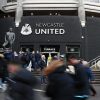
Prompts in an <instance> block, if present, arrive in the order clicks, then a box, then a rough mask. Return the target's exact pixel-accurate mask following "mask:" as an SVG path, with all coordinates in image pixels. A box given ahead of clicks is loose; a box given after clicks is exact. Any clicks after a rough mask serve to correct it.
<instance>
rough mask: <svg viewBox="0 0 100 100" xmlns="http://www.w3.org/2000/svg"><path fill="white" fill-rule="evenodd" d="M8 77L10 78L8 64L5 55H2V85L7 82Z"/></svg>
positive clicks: (0, 55) (0, 70) (0, 73)
mask: <svg viewBox="0 0 100 100" xmlns="http://www.w3.org/2000/svg"><path fill="white" fill-rule="evenodd" d="M7 76H8V72H7V62H6V60H5V59H4V55H3V54H0V78H1V79H2V83H4V82H5V81H6V77H7Z"/></svg>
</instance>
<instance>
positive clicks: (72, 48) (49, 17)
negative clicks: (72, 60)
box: [0, 0, 100, 60]
mask: <svg viewBox="0 0 100 100" xmlns="http://www.w3.org/2000/svg"><path fill="white" fill-rule="evenodd" d="M0 2H1V3H0V4H1V5H0V9H1V11H0V48H2V44H3V43H4V41H5V34H6V32H7V31H8V30H9V28H10V27H12V28H13V30H14V32H15V35H16V39H15V42H14V45H13V49H14V50H15V51H19V50H20V49H21V48H29V49H30V50H33V48H34V50H35V51H40V52H42V53H44V54H46V55H49V54H51V55H55V54H64V53H66V54H71V53H74V54H77V55H79V56H81V57H83V58H86V59H87V60H91V59H93V58H95V57H97V56H99V55H100V44H99V43H100V18H99V17H100V1H99V0H0Z"/></svg>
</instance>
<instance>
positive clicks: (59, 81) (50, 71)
mask: <svg viewBox="0 0 100 100" xmlns="http://www.w3.org/2000/svg"><path fill="white" fill-rule="evenodd" d="M65 70H66V66H65V65H64V62H63V61H61V60H55V61H52V62H51V63H50V65H49V66H47V67H46V68H45V70H44V75H46V76H48V85H47V88H46V95H47V96H48V97H50V98H51V100H73V99H74V98H73V97H74V81H73V79H72V78H71V77H70V76H69V75H68V74H67V73H66V72H65Z"/></svg>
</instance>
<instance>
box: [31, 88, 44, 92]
mask: <svg viewBox="0 0 100 100" xmlns="http://www.w3.org/2000/svg"><path fill="white" fill-rule="evenodd" d="M33 90H34V91H36V92H45V91H44V90H39V89H33Z"/></svg>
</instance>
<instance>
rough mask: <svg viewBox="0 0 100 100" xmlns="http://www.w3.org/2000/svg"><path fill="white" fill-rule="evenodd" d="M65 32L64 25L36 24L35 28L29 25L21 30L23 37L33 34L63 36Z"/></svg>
mask: <svg viewBox="0 0 100 100" xmlns="http://www.w3.org/2000/svg"><path fill="white" fill-rule="evenodd" d="M65 32H66V31H65V29H64V23H35V24H34V27H32V26H31V25H30V24H28V23H27V24H25V25H23V26H22V29H21V34H22V35H30V34H32V33H33V34H36V35H42V34H45V35H48V34H51V35H53V34H55V35H63V34H65Z"/></svg>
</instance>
